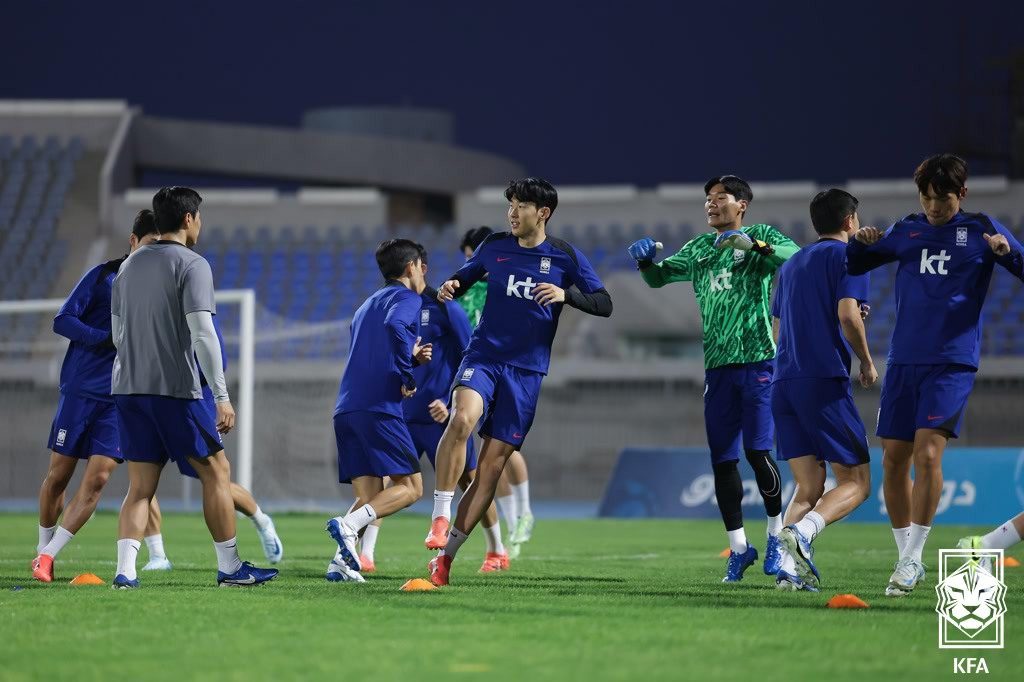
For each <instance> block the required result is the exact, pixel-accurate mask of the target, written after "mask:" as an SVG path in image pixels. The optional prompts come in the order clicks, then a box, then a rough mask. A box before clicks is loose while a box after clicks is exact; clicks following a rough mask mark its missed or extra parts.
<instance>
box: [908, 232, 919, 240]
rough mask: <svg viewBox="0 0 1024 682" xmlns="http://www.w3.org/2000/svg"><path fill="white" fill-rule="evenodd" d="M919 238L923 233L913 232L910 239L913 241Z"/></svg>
mask: <svg viewBox="0 0 1024 682" xmlns="http://www.w3.org/2000/svg"><path fill="white" fill-rule="evenodd" d="M919 236H921V233H920V232H911V233H910V238H911V239H913V238H914V237H919Z"/></svg>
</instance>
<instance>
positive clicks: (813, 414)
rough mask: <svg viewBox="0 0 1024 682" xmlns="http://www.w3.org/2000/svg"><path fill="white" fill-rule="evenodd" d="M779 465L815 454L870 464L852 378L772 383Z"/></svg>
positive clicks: (847, 462) (835, 460)
mask: <svg viewBox="0 0 1024 682" xmlns="http://www.w3.org/2000/svg"><path fill="white" fill-rule="evenodd" d="M772 415H773V416H774V417H775V440H776V446H777V447H776V451H777V456H778V458H779V459H780V460H787V459H794V458H796V457H806V456H808V455H813V456H815V457H817V458H818V459H819V460H820V461H823V462H833V463H835V464H843V465H845V466H850V467H852V466H857V465H858V464H866V463H867V462H868V461H869V455H868V436H867V432H866V431H865V430H864V422H863V421H862V420H861V418H860V414H859V413H858V412H857V405H856V404H855V403H854V402H853V387H852V386H851V385H850V380H849V379H844V378H842V377H837V378H831V379H783V380H781V381H776V382H775V383H774V384H772Z"/></svg>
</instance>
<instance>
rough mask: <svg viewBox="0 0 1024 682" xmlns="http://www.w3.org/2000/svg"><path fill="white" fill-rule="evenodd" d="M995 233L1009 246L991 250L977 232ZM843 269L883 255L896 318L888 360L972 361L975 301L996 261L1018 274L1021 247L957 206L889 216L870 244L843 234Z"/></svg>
mask: <svg viewBox="0 0 1024 682" xmlns="http://www.w3.org/2000/svg"><path fill="white" fill-rule="evenodd" d="M996 233H1000V234H1002V235H1004V236H1006V238H1007V241H1008V242H1009V244H1010V253H1009V254H1008V255H1006V256H996V255H995V254H994V253H992V249H991V248H990V247H989V245H988V242H986V241H985V237H984V235H986V234H988V235H994V234H996ZM846 258H847V269H848V271H849V272H850V273H851V274H862V273H865V272H868V271H869V270H872V269H874V268H877V267H879V266H881V265H885V264H886V263H893V262H896V263H899V266H898V268H897V270H896V286H895V294H896V326H895V328H894V329H893V332H892V341H891V342H890V344H889V364H890V365H943V364H960V365H967V366H969V367H973V368H975V369H977V367H978V360H979V357H980V355H981V309H982V306H983V305H984V303H985V295H986V294H987V293H988V286H989V282H990V281H991V279H992V268H993V266H994V265H995V264H996V263H999V265H1001V266H1003V267H1004V268H1006V269H1007V270H1009V271H1010V273H1012V274H1013V275H1015V276H1016V277H1018V278H1020V279H1024V251H1022V249H1021V245H1020V243H1019V242H1018V241H1017V240H1016V239H1015V238H1014V236H1013V235H1012V234H1010V232H1009V231H1008V230H1007V229H1006V228H1005V227H1003V226H1002V225H1000V224H999V223H998V222H996V221H995V220H993V219H992V218H990V217H989V216H987V215H985V214H984V213H965V212H964V211H960V212H959V213H957V214H956V215H955V216H954V217H953V219H952V220H950V221H949V222H948V223H946V224H945V225H940V226H937V227H936V226H932V225H931V224H929V223H928V219H927V218H926V217H925V215H924V214H923V213H916V214H914V215H909V216H907V217H906V218H904V219H903V220H900V221H898V222H896V223H895V224H893V226H892V227H890V228H889V229H888V230H887V231H886V233H885V236H884V237H883V238H882V239H880V240H879V241H878V243H876V244H873V245H871V246H867V245H865V244H862V243H860V242H859V241H857V240H856V239H851V240H850V243H849V244H848V245H847V247H846Z"/></svg>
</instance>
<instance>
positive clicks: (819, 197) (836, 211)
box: [811, 187, 860, 234]
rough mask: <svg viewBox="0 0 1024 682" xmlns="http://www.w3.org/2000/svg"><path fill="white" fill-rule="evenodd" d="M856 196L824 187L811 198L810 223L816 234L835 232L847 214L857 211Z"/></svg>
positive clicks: (840, 228) (839, 228)
mask: <svg viewBox="0 0 1024 682" xmlns="http://www.w3.org/2000/svg"><path fill="white" fill-rule="evenodd" d="M859 203H860V202H859V201H857V197H855V196H853V195H852V194H850V193H849V192H847V191H845V190H841V189H836V188H835V187H833V188H832V189H826V190H825V191H824V192H818V193H817V194H815V195H814V198H813V199H811V223H812V224H813V225H814V231H815V232H817V233H818V234H835V233H836V232H839V231H841V230H842V229H843V221H844V220H846V217H847V216H851V215H853V214H854V213H856V212H857V205H858V204H859Z"/></svg>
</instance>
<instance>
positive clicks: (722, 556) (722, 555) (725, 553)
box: [718, 547, 732, 559]
mask: <svg viewBox="0 0 1024 682" xmlns="http://www.w3.org/2000/svg"><path fill="white" fill-rule="evenodd" d="M730 554H732V550H730V549H729V548H728V547H726V548H725V549H723V550H722V551H721V552H719V553H718V558H719V559H728V558H729V555H730Z"/></svg>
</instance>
